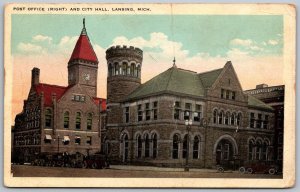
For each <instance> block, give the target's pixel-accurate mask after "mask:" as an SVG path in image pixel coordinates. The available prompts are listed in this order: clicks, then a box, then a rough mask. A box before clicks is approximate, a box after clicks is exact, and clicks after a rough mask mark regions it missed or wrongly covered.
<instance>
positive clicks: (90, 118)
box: [86, 113, 93, 130]
mask: <svg viewBox="0 0 300 192" xmlns="http://www.w3.org/2000/svg"><path fill="white" fill-rule="evenodd" d="M92 125H93V115H92V113H88V114H87V119H86V129H87V130H91V129H92Z"/></svg>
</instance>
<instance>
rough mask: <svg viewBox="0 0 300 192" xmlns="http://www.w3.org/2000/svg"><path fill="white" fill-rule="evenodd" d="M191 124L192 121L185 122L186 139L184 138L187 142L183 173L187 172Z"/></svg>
mask: <svg viewBox="0 0 300 192" xmlns="http://www.w3.org/2000/svg"><path fill="white" fill-rule="evenodd" d="M192 124H193V121H192V120H191V119H190V120H185V125H186V131H187V137H186V140H187V141H186V142H187V146H186V153H187V154H186V159H185V167H184V171H189V153H190V129H191V126H192Z"/></svg>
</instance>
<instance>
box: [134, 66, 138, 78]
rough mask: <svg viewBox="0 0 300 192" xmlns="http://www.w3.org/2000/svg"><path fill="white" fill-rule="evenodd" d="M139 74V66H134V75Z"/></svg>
mask: <svg viewBox="0 0 300 192" xmlns="http://www.w3.org/2000/svg"><path fill="white" fill-rule="evenodd" d="M137 75H138V69H137V67H134V75H133V76H134V77H137Z"/></svg>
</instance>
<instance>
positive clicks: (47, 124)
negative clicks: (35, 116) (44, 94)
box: [45, 109, 52, 128]
mask: <svg viewBox="0 0 300 192" xmlns="http://www.w3.org/2000/svg"><path fill="white" fill-rule="evenodd" d="M45 127H48V128H49V127H52V110H51V109H46V111H45Z"/></svg>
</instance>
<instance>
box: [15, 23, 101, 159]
mask: <svg viewBox="0 0 300 192" xmlns="http://www.w3.org/2000/svg"><path fill="white" fill-rule="evenodd" d="M66 67H68V86H58V85H50V84H45V83H41V82H40V70H39V69H38V68H33V69H32V76H31V88H30V91H29V94H28V98H27V99H26V100H24V106H23V111H22V112H21V113H20V114H18V115H17V116H16V118H15V126H14V129H13V137H14V138H13V140H14V143H13V152H14V154H13V158H14V159H13V161H24V162H30V161H31V160H32V159H33V158H34V156H35V155H37V154H40V153H61V152H68V153H69V154H73V153H76V152H80V153H83V154H87V153H95V152H98V151H100V133H101V132H100V130H99V127H100V123H101V122H100V114H101V113H102V112H103V110H105V108H106V100H105V99H102V98H98V97H97V71H98V59H97V57H96V54H95V52H94V50H93V48H92V45H91V43H90V41H89V37H88V35H87V32H86V28H85V24H84V26H83V29H82V31H81V34H80V36H79V38H78V40H77V43H76V45H75V48H74V50H73V53H72V55H71V58H70V60H69V62H68V66H66Z"/></svg>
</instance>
